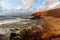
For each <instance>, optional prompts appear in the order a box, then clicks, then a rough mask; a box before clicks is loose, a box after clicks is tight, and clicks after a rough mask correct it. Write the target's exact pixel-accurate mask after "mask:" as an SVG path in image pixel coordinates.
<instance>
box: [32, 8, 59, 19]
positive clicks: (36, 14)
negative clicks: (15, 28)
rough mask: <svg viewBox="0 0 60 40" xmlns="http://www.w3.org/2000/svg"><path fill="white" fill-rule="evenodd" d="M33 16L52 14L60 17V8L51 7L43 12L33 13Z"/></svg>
mask: <svg viewBox="0 0 60 40" xmlns="http://www.w3.org/2000/svg"><path fill="white" fill-rule="evenodd" d="M32 16H51V17H56V18H59V17H60V8H57V9H51V10H47V11H43V12H36V13H34V14H32Z"/></svg>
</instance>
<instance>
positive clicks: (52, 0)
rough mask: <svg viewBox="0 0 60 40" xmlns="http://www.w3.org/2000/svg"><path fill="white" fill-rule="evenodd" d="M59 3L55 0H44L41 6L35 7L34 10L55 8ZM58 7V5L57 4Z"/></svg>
mask: <svg viewBox="0 0 60 40" xmlns="http://www.w3.org/2000/svg"><path fill="white" fill-rule="evenodd" d="M57 5H60V2H58V1H57V0H46V1H45V3H43V4H42V5H41V6H39V7H37V9H36V11H45V10H50V9H53V8H57V7H58V6H57ZM59 7H60V6H59Z"/></svg>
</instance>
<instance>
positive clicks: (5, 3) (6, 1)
mask: <svg viewBox="0 0 60 40" xmlns="http://www.w3.org/2000/svg"><path fill="white" fill-rule="evenodd" d="M8 3H9V0H2V2H1V6H5V5H7V4H8Z"/></svg>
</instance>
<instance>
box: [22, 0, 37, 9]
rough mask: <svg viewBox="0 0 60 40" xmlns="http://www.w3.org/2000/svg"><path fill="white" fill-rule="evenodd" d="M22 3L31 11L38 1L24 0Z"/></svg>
mask: <svg viewBox="0 0 60 40" xmlns="http://www.w3.org/2000/svg"><path fill="white" fill-rule="evenodd" d="M22 2H23V4H24V5H25V7H26V9H30V8H31V6H32V5H33V4H34V3H35V2H36V0H22Z"/></svg>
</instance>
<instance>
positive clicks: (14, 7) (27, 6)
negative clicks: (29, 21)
mask: <svg viewBox="0 0 60 40" xmlns="http://www.w3.org/2000/svg"><path fill="white" fill-rule="evenodd" d="M58 1H60V0H58ZM55 2H56V0H54V1H53V0H0V14H2V13H18V12H19V13H21V12H24V13H25V12H29V11H30V12H33V11H35V10H36V9H39V8H40V7H42V8H45V6H47V5H50V4H54V3H55ZM44 3H45V4H44ZM43 4H44V5H43ZM41 5H43V6H41ZM47 7H48V6H47Z"/></svg>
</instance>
